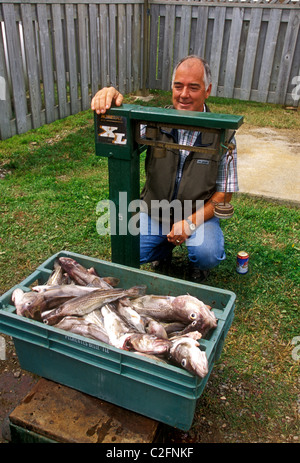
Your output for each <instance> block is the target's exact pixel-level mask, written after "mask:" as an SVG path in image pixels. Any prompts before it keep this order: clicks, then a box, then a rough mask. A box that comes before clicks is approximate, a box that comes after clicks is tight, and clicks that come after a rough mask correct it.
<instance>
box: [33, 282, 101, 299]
mask: <svg viewBox="0 0 300 463" xmlns="http://www.w3.org/2000/svg"><path fill="white" fill-rule="evenodd" d="M31 289H32V291H35V292H38V293H45V297H48V298H50V297H51V296H52V295H53V294H55V291H57V293H62V294H64V295H65V296H68V295H69V296H73V297H77V296H82V295H83V294H88V293H91V292H92V291H95V290H97V289H100V288H97V286H80V285H76V284H62V285H55V286H51V285H50V286H49V285H48V284H46V285H36V286H32V288H31Z"/></svg>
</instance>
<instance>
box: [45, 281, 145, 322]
mask: <svg viewBox="0 0 300 463" xmlns="http://www.w3.org/2000/svg"><path fill="white" fill-rule="evenodd" d="M141 291H142V292H144V288H143V287H142V288H141V287H140V286H134V287H132V288H130V289H127V290H126V289H117V288H112V289H108V290H104V289H100V288H98V289H95V291H92V292H90V293H89V294H84V295H83V296H78V297H74V298H72V299H70V300H68V301H66V302H65V303H64V304H62V305H61V306H59V307H58V308H57V309H54V310H52V311H50V312H48V313H47V314H45V315H43V314H42V320H43V322H44V323H46V324H48V325H56V324H57V323H58V321H59V320H61V319H62V318H63V317H66V316H68V315H77V316H83V315H86V314H88V313H89V312H92V311H93V310H96V309H99V308H100V307H102V306H103V305H105V304H108V303H110V302H112V301H116V300H118V299H120V298H122V297H137V296H139V295H140V294H141ZM38 294H39V293H38ZM41 294H43V293H41Z"/></svg>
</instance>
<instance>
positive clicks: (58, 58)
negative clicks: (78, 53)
mask: <svg viewBox="0 0 300 463" xmlns="http://www.w3.org/2000/svg"><path fill="white" fill-rule="evenodd" d="M52 18H53V19H52V21H53V43H54V57H55V72H56V83H57V94H58V111H59V117H60V119H62V118H64V117H66V116H68V108H67V92H66V67H65V57H64V40H63V30H62V11H61V5H59V4H53V5H52Z"/></svg>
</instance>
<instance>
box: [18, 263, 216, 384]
mask: <svg viewBox="0 0 300 463" xmlns="http://www.w3.org/2000/svg"><path fill="white" fill-rule="evenodd" d="M118 285H119V280H118V279H116V278H113V277H101V276H99V275H98V274H97V272H96V271H95V270H94V269H93V268H90V269H87V268H85V267H84V266H82V265H81V264H79V263H78V262H77V261H75V260H74V259H71V258H69V257H60V258H58V259H56V261H55V263H54V269H53V272H52V274H51V276H50V277H49V279H48V281H47V283H46V284H45V285H39V286H33V287H32V288H31V290H30V291H28V292H24V291H23V290H22V289H21V288H17V289H15V290H14V291H13V294H12V301H13V303H14V305H15V307H16V313H17V314H18V315H21V316H24V317H27V318H31V319H34V320H37V321H40V322H43V323H45V324H48V325H51V326H54V327H56V328H60V329H62V330H67V331H71V332H73V333H76V334H80V335H82V336H86V337H88V338H92V339H96V340H99V341H101V342H104V343H107V344H109V345H111V346H114V347H117V348H119V349H124V350H130V351H135V352H137V353H140V354H143V355H150V356H152V355H154V356H156V357H158V358H160V359H163V360H164V361H167V362H170V363H173V364H175V365H180V366H182V367H183V368H184V369H186V370H188V371H190V372H191V373H193V374H195V375H197V376H199V377H201V378H203V377H204V376H205V375H206V374H207V373H208V362H207V357H206V354H205V352H204V351H201V349H200V348H199V339H200V338H201V337H204V336H206V335H207V333H208V332H209V331H210V330H211V329H214V328H216V326H217V319H216V317H215V314H214V312H213V311H212V310H211V308H210V307H209V306H207V305H205V304H204V303H203V302H202V301H200V300H199V299H197V298H195V297H193V296H190V295H188V294H187V295H181V296H177V297H175V296H156V295H147V294H146V286H143V285H142V286H133V287H131V288H129V289H122V288H118V287H117V286H118Z"/></svg>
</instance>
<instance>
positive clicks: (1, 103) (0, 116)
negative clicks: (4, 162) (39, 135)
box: [0, 27, 13, 140]
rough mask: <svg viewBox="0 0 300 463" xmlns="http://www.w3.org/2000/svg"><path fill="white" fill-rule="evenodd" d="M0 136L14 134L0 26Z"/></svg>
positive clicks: (6, 136)
mask: <svg viewBox="0 0 300 463" xmlns="http://www.w3.org/2000/svg"><path fill="white" fill-rule="evenodd" d="M0 78H1V81H0V85H1V88H0V92H1V98H0V138H1V139H2V140H4V139H5V138H9V137H11V136H12V135H13V133H12V130H11V123H10V120H11V118H12V109H11V99H10V95H9V80H8V73H7V70H6V61H5V52H4V41H3V36H2V28H1V27H0Z"/></svg>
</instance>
